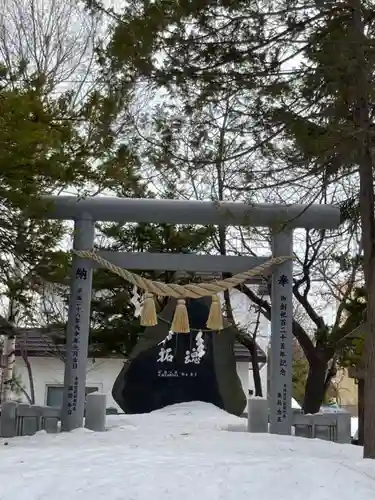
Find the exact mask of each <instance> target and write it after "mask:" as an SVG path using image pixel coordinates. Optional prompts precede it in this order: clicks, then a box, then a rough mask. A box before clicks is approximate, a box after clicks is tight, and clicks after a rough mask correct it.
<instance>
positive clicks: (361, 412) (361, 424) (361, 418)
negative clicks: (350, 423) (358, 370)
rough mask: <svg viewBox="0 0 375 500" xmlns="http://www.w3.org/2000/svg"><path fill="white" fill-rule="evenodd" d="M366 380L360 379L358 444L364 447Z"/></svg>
mask: <svg viewBox="0 0 375 500" xmlns="http://www.w3.org/2000/svg"><path fill="white" fill-rule="evenodd" d="M364 395H365V380H364V379H363V378H360V379H358V444H359V445H360V446H363V445H364V407H363V400H364Z"/></svg>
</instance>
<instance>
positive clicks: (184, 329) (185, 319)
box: [171, 299, 190, 333]
mask: <svg viewBox="0 0 375 500" xmlns="http://www.w3.org/2000/svg"><path fill="white" fill-rule="evenodd" d="M171 330H172V331H173V332H176V333H189V332H190V326H189V316H188V312H187V309H186V302H185V299H179V300H178V301H177V306H176V310H175V312H174V316H173V321H172V326H171Z"/></svg>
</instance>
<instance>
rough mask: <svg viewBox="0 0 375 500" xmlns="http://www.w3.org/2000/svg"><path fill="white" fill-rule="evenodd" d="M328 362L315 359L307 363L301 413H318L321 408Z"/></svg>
mask: <svg viewBox="0 0 375 500" xmlns="http://www.w3.org/2000/svg"><path fill="white" fill-rule="evenodd" d="M327 365H328V361H326V360H321V359H315V360H314V361H311V360H310V362H309V373H308V376H307V381H306V391H305V398H304V401H303V411H304V412H305V413H318V412H319V410H320V407H321V406H322V403H323V400H324V396H325V391H326V373H327Z"/></svg>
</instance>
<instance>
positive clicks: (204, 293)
mask: <svg viewBox="0 0 375 500" xmlns="http://www.w3.org/2000/svg"><path fill="white" fill-rule="evenodd" d="M72 253H73V254H75V255H77V257H81V258H83V259H91V260H94V261H95V262H97V263H98V264H99V265H100V266H102V267H104V268H106V269H108V270H109V271H112V272H113V273H115V274H117V275H118V276H121V277H122V278H124V279H125V280H126V281H128V282H129V283H131V284H132V285H135V286H137V287H138V288H141V289H142V290H144V291H145V292H148V293H151V294H153V295H155V296H163V297H174V298H176V299H187V298H190V299H198V298H200V297H208V296H212V295H215V294H217V293H220V292H223V291H224V290H231V289H233V288H235V287H236V286H238V285H241V284H242V283H245V282H246V281H247V280H248V279H249V278H253V277H255V276H265V275H267V274H270V272H271V268H272V267H273V266H277V265H280V264H283V263H284V262H287V261H288V260H292V259H293V257H292V256H285V257H274V258H272V259H270V260H268V261H267V262H265V263H264V264H261V265H259V266H256V267H254V268H253V269H250V270H249V271H246V272H243V273H239V274H235V275H234V276H232V277H231V278H227V279H225V280H217V281H214V282H211V283H199V284H198V283H197V284H194V283H190V284H188V285H178V284H176V283H162V282H160V281H153V280H149V279H147V278H143V277H141V276H139V275H138V274H135V273H131V272H130V271H127V270H126V269H122V268H121V267H118V266H116V265H114V264H112V263H111V262H109V261H108V260H106V259H103V258H102V257H101V256H100V255H98V254H97V253H95V252H91V251H87V250H72Z"/></svg>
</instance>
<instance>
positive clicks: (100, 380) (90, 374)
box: [16, 357, 124, 408]
mask: <svg viewBox="0 0 375 500" xmlns="http://www.w3.org/2000/svg"><path fill="white" fill-rule="evenodd" d="M29 361H30V364H31V369H32V373H33V380H34V386H35V404H37V405H45V404H46V401H47V386H48V385H63V384H64V363H63V362H62V361H61V360H60V359H58V358H54V357H45V358H39V357H30V358H29ZM123 364H124V361H123V360H122V359H108V358H106V359H101V358H98V359H96V360H95V362H93V361H92V360H89V361H88V369H87V381H86V386H87V387H89V386H94V387H98V388H99V391H100V392H104V393H105V394H107V407H110V406H112V407H116V408H118V406H117V404H116V403H115V401H114V400H113V398H112V394H111V392H112V386H113V383H114V381H115V379H116V377H117V375H118V374H119V373H120V370H121V369H122V367H123ZM16 372H17V376H20V377H21V381H22V384H23V386H24V387H25V389H26V391H27V392H28V393H29V394H30V384H29V377H28V374H27V369H26V366H25V363H24V361H23V360H22V358H17V359H16Z"/></svg>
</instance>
